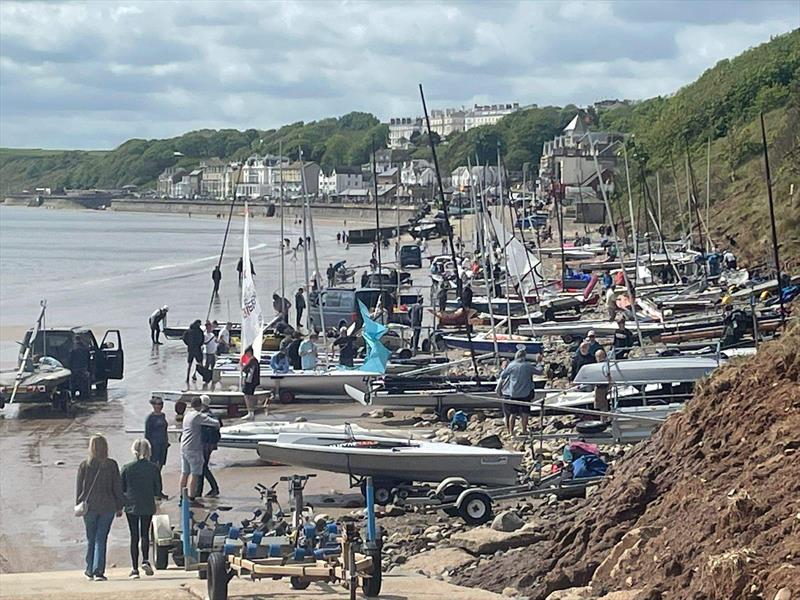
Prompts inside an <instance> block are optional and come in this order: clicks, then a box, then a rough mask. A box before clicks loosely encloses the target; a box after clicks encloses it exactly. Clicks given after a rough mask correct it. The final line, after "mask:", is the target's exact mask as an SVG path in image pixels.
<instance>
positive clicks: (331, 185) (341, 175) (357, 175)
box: [318, 166, 365, 196]
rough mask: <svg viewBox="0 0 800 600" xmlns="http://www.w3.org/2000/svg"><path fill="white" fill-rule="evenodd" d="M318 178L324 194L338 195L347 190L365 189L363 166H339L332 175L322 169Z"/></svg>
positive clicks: (320, 191) (321, 192) (321, 191)
mask: <svg viewBox="0 0 800 600" xmlns="http://www.w3.org/2000/svg"><path fill="white" fill-rule="evenodd" d="M318 180H319V193H320V195H322V196H338V195H340V194H341V193H342V192H344V191H345V190H361V189H365V185H364V175H363V173H362V171H361V167H350V166H339V167H336V168H334V169H333V171H331V174H330V175H325V173H324V171H320V172H319V178H318Z"/></svg>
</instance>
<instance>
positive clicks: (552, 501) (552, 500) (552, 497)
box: [547, 494, 558, 506]
mask: <svg viewBox="0 0 800 600" xmlns="http://www.w3.org/2000/svg"><path fill="white" fill-rule="evenodd" d="M557 502H558V496H556V495H555V494H550V495H549V496H548V497H547V506H552V505H553V504H555V503H557Z"/></svg>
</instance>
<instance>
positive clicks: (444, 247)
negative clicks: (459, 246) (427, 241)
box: [442, 238, 447, 254]
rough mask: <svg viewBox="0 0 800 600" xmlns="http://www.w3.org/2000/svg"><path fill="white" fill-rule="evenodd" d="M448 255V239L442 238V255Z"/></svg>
mask: <svg viewBox="0 0 800 600" xmlns="http://www.w3.org/2000/svg"><path fill="white" fill-rule="evenodd" d="M446 253H447V238H442V254H446Z"/></svg>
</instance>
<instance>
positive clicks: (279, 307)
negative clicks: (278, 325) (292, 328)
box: [272, 294, 292, 323]
mask: <svg viewBox="0 0 800 600" xmlns="http://www.w3.org/2000/svg"><path fill="white" fill-rule="evenodd" d="M291 307H292V303H291V302H289V301H288V300H287V299H286V298H281V297H280V295H279V294H272V309H273V310H274V311H275V312H276V313H277V314H278V315H280V317H281V321H283V322H284V323H288V322H289V309H290V308H291Z"/></svg>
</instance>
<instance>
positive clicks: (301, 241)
mask: <svg viewBox="0 0 800 600" xmlns="http://www.w3.org/2000/svg"><path fill="white" fill-rule="evenodd" d="M302 247H303V238H302V236H301V237H299V238H297V246H295V248H294V249H295V250H300V248H302Z"/></svg>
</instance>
